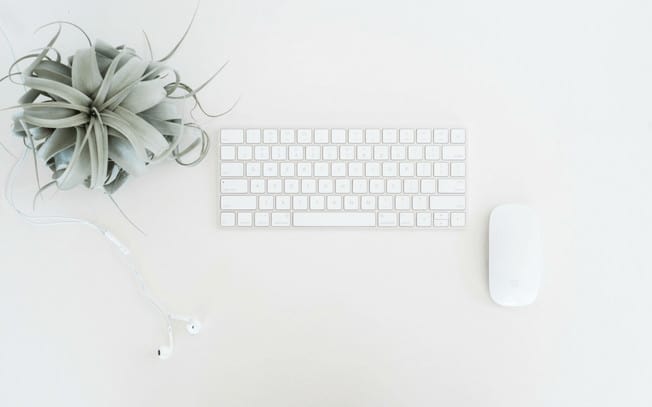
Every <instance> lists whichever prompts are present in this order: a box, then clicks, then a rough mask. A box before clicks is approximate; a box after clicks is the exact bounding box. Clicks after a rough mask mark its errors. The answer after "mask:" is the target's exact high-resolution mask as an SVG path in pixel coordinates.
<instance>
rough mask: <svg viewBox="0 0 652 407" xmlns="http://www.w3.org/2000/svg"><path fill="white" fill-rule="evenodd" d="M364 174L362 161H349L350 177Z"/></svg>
mask: <svg viewBox="0 0 652 407" xmlns="http://www.w3.org/2000/svg"><path fill="white" fill-rule="evenodd" d="M362 176H364V166H363V165H362V163H357V162H356V163H349V177H362Z"/></svg>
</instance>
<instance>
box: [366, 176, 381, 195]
mask: <svg viewBox="0 0 652 407" xmlns="http://www.w3.org/2000/svg"><path fill="white" fill-rule="evenodd" d="M369 192H371V193H372V194H382V193H384V192H385V180H384V179H372V180H371V181H370V182H369Z"/></svg>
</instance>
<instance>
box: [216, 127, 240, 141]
mask: <svg viewBox="0 0 652 407" xmlns="http://www.w3.org/2000/svg"><path fill="white" fill-rule="evenodd" d="M243 141H244V131H243V130H242V129H222V131H221V132H220V142H221V143H222V144H242V142H243Z"/></svg>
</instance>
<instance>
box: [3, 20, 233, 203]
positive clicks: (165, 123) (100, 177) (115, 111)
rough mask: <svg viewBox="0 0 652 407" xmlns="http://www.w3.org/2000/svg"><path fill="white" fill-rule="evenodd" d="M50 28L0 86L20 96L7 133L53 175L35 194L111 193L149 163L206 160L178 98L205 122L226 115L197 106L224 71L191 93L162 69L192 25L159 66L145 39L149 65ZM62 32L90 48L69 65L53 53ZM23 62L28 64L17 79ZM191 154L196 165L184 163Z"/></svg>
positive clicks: (200, 137) (124, 51)
mask: <svg viewBox="0 0 652 407" xmlns="http://www.w3.org/2000/svg"><path fill="white" fill-rule="evenodd" d="M195 13H196V11H195ZM193 20H194V16H193ZM53 24H57V25H58V30H57V32H56V34H55V35H54V36H53V37H52V39H51V40H50V41H49V42H48V43H47V45H46V46H45V47H43V48H42V49H40V50H37V51H36V52H34V53H31V54H28V55H25V56H23V57H20V58H18V59H17V60H16V61H14V63H13V64H12V65H11V67H10V68H9V74H8V75H7V76H5V77H4V78H2V79H0V81H2V80H4V79H7V78H9V79H10V80H12V82H13V83H16V84H19V85H21V86H23V87H24V88H25V90H26V91H25V93H24V94H23V95H22V97H21V98H20V99H19V102H18V104H17V105H16V106H12V107H10V108H8V109H17V110H18V112H17V114H16V115H15V116H14V118H13V133H14V134H15V135H17V136H19V137H21V138H22V139H23V143H24V144H25V146H26V148H28V149H30V150H31V151H32V152H33V155H34V160H35V162H36V160H37V157H38V158H40V159H41V160H43V162H45V164H46V165H47V167H49V168H50V170H51V171H52V179H51V181H50V182H48V183H47V184H46V185H44V186H43V187H41V186H40V185H39V193H40V192H41V191H43V190H45V189H46V188H48V187H50V186H52V185H55V186H57V187H58V188H59V189H62V190H67V189H71V188H74V187H76V186H78V185H83V186H86V187H88V188H91V189H102V190H104V191H105V192H107V193H108V194H112V193H113V192H115V191H116V190H117V189H118V188H120V187H121V186H122V185H123V184H124V182H125V181H126V180H127V179H128V177H129V176H130V175H134V176H136V175H139V174H141V173H143V171H145V170H146V169H147V168H148V167H149V166H151V165H153V164H155V163H158V162H161V161H163V160H165V159H169V158H173V159H174V160H176V162H178V163H179V164H181V165H185V166H188V165H195V164H197V163H199V162H200V161H201V160H202V159H203V158H204V157H205V156H206V153H207V151H208V147H209V138H208V136H207V134H206V132H205V131H204V130H203V129H202V128H201V127H200V126H199V125H198V124H197V123H195V122H188V121H184V117H183V116H184V109H183V107H182V106H181V105H180V102H182V100H181V99H187V98H192V99H194V101H195V106H194V107H193V110H194V108H196V107H199V108H200V109H201V111H202V112H204V114H206V115H208V116H210V117H217V116H221V115H222V114H226V113H228V111H230V110H231V109H232V108H233V106H232V107H231V109H229V110H227V111H226V112H224V113H221V114H218V115H210V114H208V113H206V111H205V110H204V109H203V108H202V106H201V104H200V103H199V100H198V99H197V92H198V91H199V90H201V89H202V88H203V87H204V86H205V85H206V84H207V83H208V82H210V80H212V79H213V78H214V77H215V76H216V75H217V74H218V73H219V72H220V71H221V69H222V68H224V66H222V67H221V68H220V69H219V70H218V71H217V72H216V73H215V74H214V75H213V76H211V77H210V78H209V79H208V80H207V81H206V82H205V83H204V84H202V85H201V86H199V87H197V88H196V89H193V88H192V87H190V86H188V85H187V84H185V83H183V82H182V81H181V79H180V75H179V73H178V72H177V71H176V70H175V69H173V68H172V67H170V66H168V65H167V63H166V61H167V60H168V59H170V57H172V55H173V54H174V53H175V51H176V50H177V49H178V48H179V46H180V44H181V42H182V41H183V40H184V38H185V37H186V35H187V34H188V31H189V29H190V27H191V25H192V20H191V22H190V24H189V25H188V27H187V29H186V31H185V33H184V34H183V36H182V38H181V39H180V40H179V42H178V43H177V44H176V45H175V46H174V47H173V49H172V50H171V51H170V52H169V53H168V54H167V55H166V56H165V57H163V58H161V59H158V60H153V58H151V46H150V43H149V39H148V38H147V36H145V38H146V40H147V44H148V47H149V50H150V58H149V59H146V58H143V57H141V56H139V55H138V54H137V53H136V52H135V51H134V50H133V49H131V48H128V47H126V46H117V47H114V46H112V45H110V44H108V43H106V42H104V41H102V40H97V41H95V42H92V41H91V40H90V38H89V37H88V35H87V34H86V33H85V32H84V31H83V30H82V29H81V28H80V27H78V26H76V25H74V24H72V23H69V22H63V21H57V22H54V23H50V24H47V25H46V26H50V25H53ZM63 25H70V26H73V27H75V28H77V29H79V30H80V31H81V32H82V33H83V34H84V36H85V37H86V39H87V40H88V47H86V48H82V49H79V50H77V51H76V52H75V53H74V54H73V55H71V56H70V57H69V58H68V59H67V61H66V60H62V56H61V52H60V51H59V50H58V49H57V48H56V47H55V43H56V41H57V38H58V37H59V35H60V33H61V29H62V26H63ZM44 27H45V26H44ZM41 28H43V27H41ZM21 62H23V63H29V65H28V66H27V67H26V68H25V69H23V70H22V71H21V72H16V71H17V67H18V64H19V63H21ZM225 65H226V64H225ZM16 77H18V78H20V81H16V80H15V78H16ZM234 106H235V105H234ZM191 116H192V112H191ZM188 140H191V141H190V142H188ZM182 142H183V143H184V144H185V145H186V146H185V147H181V146H182ZM197 149H198V151H199V152H198V155H197V158H196V159H194V160H190V161H188V160H187V158H186V159H184V157H186V156H187V155H188V154H189V153H191V152H192V151H196V150H197ZM37 177H38V176H37ZM37 182H38V178H37ZM39 184H40V183H39Z"/></svg>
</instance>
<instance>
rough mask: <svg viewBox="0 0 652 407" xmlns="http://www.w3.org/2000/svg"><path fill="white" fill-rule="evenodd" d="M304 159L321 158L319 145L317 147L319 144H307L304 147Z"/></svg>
mask: <svg viewBox="0 0 652 407" xmlns="http://www.w3.org/2000/svg"><path fill="white" fill-rule="evenodd" d="M306 159H307V160H319V159H321V147H319V146H308V147H306Z"/></svg>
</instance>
